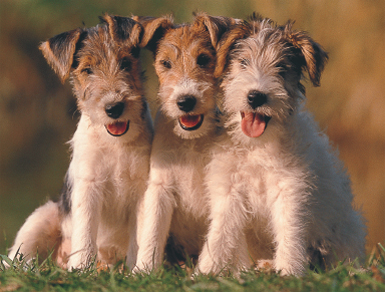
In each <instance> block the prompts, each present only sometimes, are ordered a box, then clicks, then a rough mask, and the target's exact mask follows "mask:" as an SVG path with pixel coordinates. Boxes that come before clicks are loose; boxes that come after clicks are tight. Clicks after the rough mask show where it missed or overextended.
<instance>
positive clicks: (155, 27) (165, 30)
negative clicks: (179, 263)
mask: <svg viewBox="0 0 385 292" xmlns="http://www.w3.org/2000/svg"><path fill="white" fill-rule="evenodd" d="M137 20H138V21H139V22H140V23H141V24H142V25H143V26H144V28H145V35H144V36H143V41H142V46H145V47H147V48H149V49H150V50H151V51H153V52H154V56H155V63H154V66H155V71H156V74H157V76H158V78H159V84H160V85H159V92H158V98H159V101H160V107H159V110H158V112H157V115H156V120H155V136H154V140H153V145H152V151H151V166H150V178H149V184H148V188H147V191H146V193H145V197H144V205H143V208H142V211H141V213H140V216H139V226H140V236H139V252H138V261H137V268H138V269H139V270H151V269H153V268H157V267H159V266H160V265H161V263H162V259H163V253H164V250H165V246H166V242H167V239H168V237H170V241H172V242H173V244H174V247H176V246H181V247H182V248H183V249H184V252H185V253H186V255H187V256H188V257H190V258H196V257H197V255H198V254H199V253H200V251H201V248H202V246H203V242H204V236H205V234H206V231H207V224H208V222H207V214H208V208H207V198H206V191H205V189H204V186H203V181H204V172H205V170H204V169H205V166H206V164H207V163H208V161H209V157H210V155H209V152H210V147H211V145H212V141H213V137H215V136H216V135H217V134H218V127H217V108H216V93H217V91H218V88H217V79H216V78H215V77H214V70H215V66H216V48H217V44H218V41H219V39H220V37H221V35H222V34H223V33H224V32H225V31H226V30H227V29H228V28H229V27H230V26H231V25H233V24H234V20H232V19H229V18H224V17H213V16H208V15H206V14H204V13H201V14H198V15H196V16H195V20H194V22H193V23H192V24H183V25H179V26H176V25H173V24H172V21H171V20H170V19H168V18H140V19H137Z"/></svg>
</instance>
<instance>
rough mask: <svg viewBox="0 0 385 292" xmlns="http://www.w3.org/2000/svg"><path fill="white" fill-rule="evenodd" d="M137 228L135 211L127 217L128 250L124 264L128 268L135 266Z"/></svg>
mask: <svg viewBox="0 0 385 292" xmlns="http://www.w3.org/2000/svg"><path fill="white" fill-rule="evenodd" d="M137 235H138V228H137V213H136V212H132V213H131V214H130V217H129V219H128V236H129V239H128V251H127V255H126V265H127V267H128V268H129V270H132V269H133V268H134V266H135V263H136V259H137V255H138V237H137Z"/></svg>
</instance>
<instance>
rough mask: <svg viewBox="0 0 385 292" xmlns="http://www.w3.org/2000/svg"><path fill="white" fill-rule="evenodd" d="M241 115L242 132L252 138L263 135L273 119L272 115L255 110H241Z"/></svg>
mask: <svg viewBox="0 0 385 292" xmlns="http://www.w3.org/2000/svg"><path fill="white" fill-rule="evenodd" d="M241 117H242V121H241V128H242V132H243V133H244V134H245V135H246V136H248V137H250V138H257V137H259V136H261V135H262V134H263V133H264V132H265V130H266V127H267V124H268V123H269V121H270V119H271V117H268V116H265V115H262V114H258V113H253V112H241Z"/></svg>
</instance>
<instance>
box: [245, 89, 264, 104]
mask: <svg viewBox="0 0 385 292" xmlns="http://www.w3.org/2000/svg"><path fill="white" fill-rule="evenodd" d="M247 101H248V102H249V105H250V106H251V107H252V108H253V109H256V108H257V107H259V106H261V105H264V104H265V103H266V102H267V95H266V94H264V93H262V92H259V91H257V90H251V91H249V94H248V95H247Z"/></svg>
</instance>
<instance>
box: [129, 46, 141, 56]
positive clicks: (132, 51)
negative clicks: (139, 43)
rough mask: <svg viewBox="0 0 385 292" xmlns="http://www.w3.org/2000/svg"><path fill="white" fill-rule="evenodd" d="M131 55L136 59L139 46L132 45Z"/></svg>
mask: <svg viewBox="0 0 385 292" xmlns="http://www.w3.org/2000/svg"><path fill="white" fill-rule="evenodd" d="M131 55H132V56H133V57H134V58H135V59H138V58H139V55H140V48H139V47H133V48H132V49H131Z"/></svg>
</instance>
